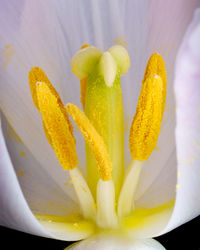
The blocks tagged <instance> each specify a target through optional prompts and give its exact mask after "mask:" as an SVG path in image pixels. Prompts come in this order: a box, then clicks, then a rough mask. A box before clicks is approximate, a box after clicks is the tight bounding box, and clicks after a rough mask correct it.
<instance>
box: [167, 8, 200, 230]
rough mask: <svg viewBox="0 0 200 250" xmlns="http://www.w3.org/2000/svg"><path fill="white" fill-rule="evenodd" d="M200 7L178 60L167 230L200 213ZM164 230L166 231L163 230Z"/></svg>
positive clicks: (185, 38)
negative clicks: (173, 189)
mask: <svg viewBox="0 0 200 250" xmlns="http://www.w3.org/2000/svg"><path fill="white" fill-rule="evenodd" d="M199 44H200V9H198V10H197V11H196V13H195V16H194V19H193V21H192V23H191V25H190V26H189V28H188V31H187V33H186V35H185V37H184V40H183V43H182V45H181V48H180V50H179V54H178V57H177V61H176V76H175V95H176V117H177V126H176V144H177V161H178V182H177V195H176V203H175V208H174V212H173V215H172V217H171V220H170V221H169V224H168V226H167V227H166V229H165V230H164V232H166V231H169V230H171V229H173V228H174V227H177V226H179V225H180V224H183V223H184V222H187V221H188V220H191V219H192V218H194V217H195V216H197V215H199V214H200V47H199ZM162 233H163V232H162Z"/></svg>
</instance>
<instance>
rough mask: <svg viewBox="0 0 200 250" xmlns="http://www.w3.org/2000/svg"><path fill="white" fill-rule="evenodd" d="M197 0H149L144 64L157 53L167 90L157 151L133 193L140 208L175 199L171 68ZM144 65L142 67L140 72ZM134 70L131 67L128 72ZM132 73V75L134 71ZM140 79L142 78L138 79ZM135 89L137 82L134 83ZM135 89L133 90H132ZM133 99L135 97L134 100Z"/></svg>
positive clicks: (173, 113)
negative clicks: (164, 73)
mask: <svg viewBox="0 0 200 250" xmlns="http://www.w3.org/2000/svg"><path fill="white" fill-rule="evenodd" d="M198 6H199V7H200V1H199V0H191V1H187V0H176V1H173V0H168V1H162V0H152V1H149V8H148V12H147V15H146V25H147V33H148V35H147V38H146V45H145V47H144V50H145V56H144V58H143V61H144V63H146V62H147V60H148V57H149V56H150V55H151V54H152V53H154V52H158V53H160V54H161V55H162V56H163V59H164V61H165V64H166V69H167V78H168V87H167V100H166V108H165V112H164V117H163V122H162V126H161V133H160V135H159V140H158V143H157V149H156V150H155V151H154V152H153V153H152V155H151V157H150V158H149V160H148V162H146V163H145V164H144V168H143V171H142V176H141V181H140V183H139V187H138V191H137V203H138V205H139V206H142V207H152V206H155V205H159V204H161V203H162V202H165V201H167V200H169V199H171V198H172V197H174V196H175V186H176V175H175V173H176V172H177V159H176V142H175V126H176V117H175V98H174V90H173V86H174V65H175V60H176V55H177V51H178V48H179V47H180V44H181V41H182V39H183V36H184V34H185V32H186V30H187V27H188V25H189V24H190V22H191V20H192V16H193V13H194V10H195V9H196V8H197V7H198ZM144 67H145V65H144V66H143V69H144ZM134 70H135V69H134V68H133V69H132V71H134ZM135 74H136V72H135ZM140 78H142V75H141V76H140ZM138 87H139V82H138ZM136 90H137V89H136ZM136 100H137V98H136Z"/></svg>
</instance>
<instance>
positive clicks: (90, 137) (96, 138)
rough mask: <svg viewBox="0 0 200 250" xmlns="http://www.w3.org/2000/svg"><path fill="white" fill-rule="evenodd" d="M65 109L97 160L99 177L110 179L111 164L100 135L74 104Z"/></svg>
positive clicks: (104, 179) (105, 179)
mask: <svg viewBox="0 0 200 250" xmlns="http://www.w3.org/2000/svg"><path fill="white" fill-rule="evenodd" d="M66 109H67V111H68V113H69V114H70V115H71V116H72V118H73V120H74V122H75V123H76V125H77V126H78V127H79V129H80V131H81V133H82V135H83V136H84V139H85V141H86V142H87V143H88V144H89V146H90V147H91V150H92V152H93V154H94V157H95V159H96V161H97V166H98V170H99V174H100V177H101V179H102V180H103V181H108V180H111V178H112V176H111V171H112V164H111V162H110V159H109V155H108V152H107V149H106V145H105V143H104V141H103V139H102V137H101V136H100V135H99V134H98V132H97V131H96V130H95V128H94V127H93V125H92V124H91V122H90V121H89V119H88V118H87V116H86V115H85V114H84V113H83V112H82V111H81V110H80V109H79V108H78V107H76V106H75V105H74V104H71V103H69V104H67V106H66Z"/></svg>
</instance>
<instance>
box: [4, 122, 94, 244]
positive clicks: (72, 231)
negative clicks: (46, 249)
mask: <svg viewBox="0 0 200 250" xmlns="http://www.w3.org/2000/svg"><path fill="white" fill-rule="evenodd" d="M19 149H20V147H19ZM12 150H13V149H12ZM16 153H19V152H13V151H12V152H11V154H12V155H13V154H16ZM26 153H27V154H28V152H26ZM13 156H14V157H13V159H12V160H14V163H16V162H15V160H16V161H17V163H18V164H19V162H20V160H19V159H18V157H17V156H16V155H13ZM24 157H25V156H24ZM28 158H29V160H30V155H29V156H28ZM31 160H33V159H31ZM22 162H23V161H21V163H22ZM25 162H26V163H27V164H28V161H26V160H25ZM32 163H36V161H33V162H31V163H30V167H33V166H32ZM24 166H25V165H24V162H23V164H22V165H21V167H22V168H23V167H24ZM18 167H19V165H18ZM15 170H17V169H15ZM18 170H19V169H18ZM34 170H35V169H34V167H33V169H28V168H26V169H25V170H24V171H25V173H23V174H22V176H19V179H20V178H21V177H23V175H25V176H26V175H27V176H26V178H25V180H24V181H22V180H21V183H20V184H21V186H22V187H23V188H24V190H25V196H26V198H27V200H28V201H29V204H30V206H31V207H32V209H33V210H34V211H35V212H37V213H43V212H44V213H45V212H46V213H48V212H49V213H51V212H54V213H59V212H60V213H62V212H67V210H69V209H71V210H72V209H73V207H72V206H71V207H70V208H67V207H66V205H69V204H66V202H65V200H64V201H63V202H62V203H61V204H56V203H58V201H59V199H61V196H64V197H65V198H66V195H62V194H60V193H59V192H58V191H57V190H56V187H55V186H54V188H55V190H51V189H50V190H47V191H46V190H42V188H45V183H44V184H43V185H42V184H41V183H38V182H37V179H36V180H35V182H34V183H35V185H38V187H35V186H34V185H33V183H32V182H33V181H32V180H31V174H33V172H34ZM34 174H36V175H35V176H32V179H34V178H39V179H40V178H41V177H38V176H39V175H38V176H37V174H38V173H37V172H35V173H34ZM41 174H42V175H43V174H44V173H43V172H42V171H41ZM43 177H45V176H43ZM46 178H48V176H46ZM44 182H45V179H44ZM24 186H25V187H24ZM49 186H51V187H52V188H53V182H52V183H51V185H49ZM40 188H41V190H39V189H40ZM48 188H49V187H48ZM39 191H40V192H41V194H39V193H38V192H39ZM48 191H49V192H53V193H55V195H57V196H56V197H54V198H55V200H53V201H51V203H50V204H48V203H46V202H45V199H49V196H51V195H50V194H49V193H48ZM51 198H52V199H54V198H53V197H51ZM43 199H44V200H43ZM68 202H69V200H68ZM38 203H39V204H38ZM54 203H55V205H54ZM61 205H62V206H61ZM0 207H1V210H0V225H2V226H6V227H10V228H14V229H17V230H20V231H24V232H26V233H31V234H35V235H39V236H43V237H51V238H56V239H60V240H68V241H72V240H81V239H84V238H87V237H88V236H89V235H90V234H92V233H93V230H94V227H93V225H92V224H90V223H88V222H85V221H83V220H82V221H81V220H80V218H79V217H78V216H77V217H75V219H74V220H73V221H72V220H71V218H70V217H69V218H68V217H66V219H65V220H64V218H65V217H63V216H62V217H58V219H55V220H52V218H51V220H50V219H49V218H48V219H46V217H45V215H41V216H37V218H38V219H39V221H38V220H37V219H36V218H35V216H34V215H33V213H32V211H31V210H30V208H29V206H28V204H27V201H26V199H25V197H24V195H23V193H22V190H21V187H20V185H19V182H18V179H17V176H16V173H15V171H14V167H13V165H12V162H11V160H10V157H9V154H8V151H7V148H6V144H5V141H4V137H3V134H2V129H1V124H0ZM63 207H64V208H63ZM52 210H53V211H52ZM68 212H69V211H68ZM71 212H72V211H71ZM75 212H76V210H75V209H74V210H73V214H74V213H75ZM56 218H57V217H56ZM76 218H77V219H76ZM39 222H40V223H39Z"/></svg>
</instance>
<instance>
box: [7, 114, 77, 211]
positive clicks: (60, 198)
mask: <svg viewBox="0 0 200 250" xmlns="http://www.w3.org/2000/svg"><path fill="white" fill-rule="evenodd" d="M2 128H3V133H4V137H5V141H6V145H7V149H8V152H9V155H10V157H11V159H12V163H13V167H14V170H15V173H16V175H17V178H18V181H19V184H20V186H21V189H22V192H23V194H24V196H25V199H26V201H27V203H28V205H29V207H30V209H31V211H32V212H37V213H47V214H60V215H67V214H72V213H74V212H76V213H79V212H80V209H79V206H78V204H76V203H75V202H73V201H72V199H70V198H69V197H67V195H66V193H65V192H64V191H63V190H64V189H66V188H72V184H71V183H70V181H68V182H67V180H66V182H65V185H63V189H61V188H60V187H59V186H58V185H56V183H55V181H54V180H53V179H52V178H51V177H50V176H49V173H48V172H47V171H45V170H44V169H43V168H41V166H40V164H39V163H38V161H37V160H36V159H35V158H34V157H33V156H32V154H31V153H30V151H29V150H28V149H27V147H26V146H25V145H24V144H23V143H22V141H20V138H19V137H18V136H17V134H15V131H14V130H13V129H12V128H11V127H10V125H9V124H8V123H7V122H6V120H5V117H3V116H2Z"/></svg>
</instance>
